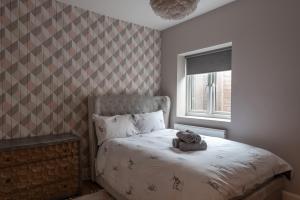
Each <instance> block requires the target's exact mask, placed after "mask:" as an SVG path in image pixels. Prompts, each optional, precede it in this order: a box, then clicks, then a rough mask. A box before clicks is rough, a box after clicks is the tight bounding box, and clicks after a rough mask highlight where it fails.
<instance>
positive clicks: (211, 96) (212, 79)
mask: <svg viewBox="0 0 300 200" xmlns="http://www.w3.org/2000/svg"><path fill="white" fill-rule="evenodd" d="M230 71H231V70H230ZM192 81H193V77H192V75H186V116H195V117H207V118H219V119H231V112H220V111H216V89H217V88H216V81H217V72H211V73H208V85H207V86H206V87H207V91H206V95H207V97H208V107H207V110H204V111H195V110H192V106H191V97H192V94H191V93H192Z"/></svg>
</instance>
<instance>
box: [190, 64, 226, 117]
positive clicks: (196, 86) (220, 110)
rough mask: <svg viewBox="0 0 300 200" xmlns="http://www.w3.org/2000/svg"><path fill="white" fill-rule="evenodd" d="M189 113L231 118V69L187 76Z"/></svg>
mask: <svg viewBox="0 0 300 200" xmlns="http://www.w3.org/2000/svg"><path fill="white" fill-rule="evenodd" d="M186 110H187V115H191V116H206V117H217V118H230V112H231V70H228V71H222V72H212V73H206V74H195V75H188V76H187V108H186Z"/></svg>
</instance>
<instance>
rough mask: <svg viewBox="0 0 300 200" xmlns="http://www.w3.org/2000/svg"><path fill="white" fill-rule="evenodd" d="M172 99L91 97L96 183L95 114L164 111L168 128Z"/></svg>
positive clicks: (92, 149) (92, 142)
mask: <svg viewBox="0 0 300 200" xmlns="http://www.w3.org/2000/svg"><path fill="white" fill-rule="evenodd" d="M170 106H171V102H170V98H169V97H167V96H137V95H112V96H89V98H88V115H89V116H88V118H89V147H90V165H91V166H90V167H91V178H92V180H93V181H95V178H96V176H95V157H96V153H97V137H96V133H95V127H94V123H93V120H92V115H93V114H99V115H103V116H113V115H122V114H138V113H146V112H154V111H158V110H162V111H163V113H164V119H165V124H166V127H169V114H170Z"/></svg>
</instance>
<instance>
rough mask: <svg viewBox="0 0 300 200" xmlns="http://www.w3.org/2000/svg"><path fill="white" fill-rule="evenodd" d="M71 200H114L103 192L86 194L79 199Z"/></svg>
mask: <svg viewBox="0 0 300 200" xmlns="http://www.w3.org/2000/svg"><path fill="white" fill-rule="evenodd" d="M73 200H114V199H113V198H112V197H111V196H110V195H109V194H108V193H107V192H105V190H100V191H98V192H95V193H92V194H87V195H84V196H81V197H77V198H74V199H73Z"/></svg>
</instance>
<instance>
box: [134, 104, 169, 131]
mask: <svg viewBox="0 0 300 200" xmlns="http://www.w3.org/2000/svg"><path fill="white" fill-rule="evenodd" d="M133 116H134V120H135V126H136V128H137V129H138V130H139V132H140V133H150V132H153V131H157V130H161V129H165V128H166V127H165V121H164V115H163V112H162V110H160V111H157V112H151V113H144V114H135V115H133Z"/></svg>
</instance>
